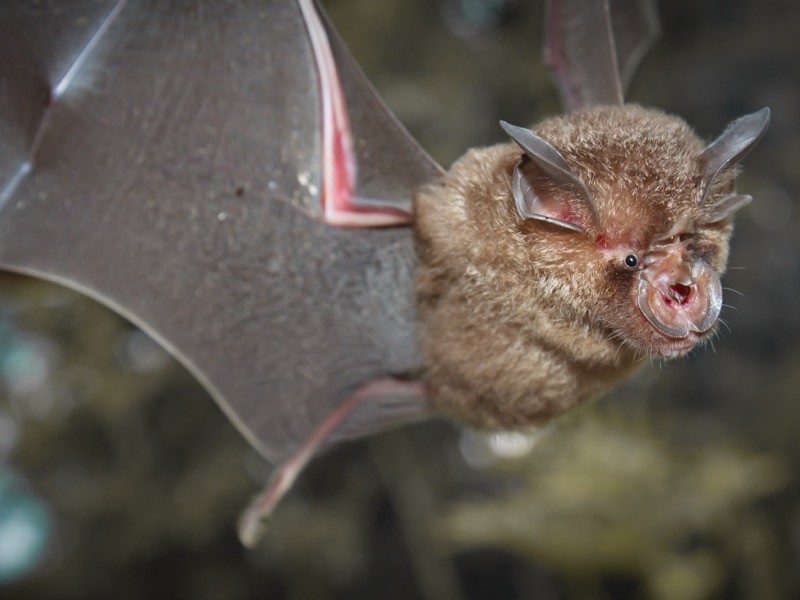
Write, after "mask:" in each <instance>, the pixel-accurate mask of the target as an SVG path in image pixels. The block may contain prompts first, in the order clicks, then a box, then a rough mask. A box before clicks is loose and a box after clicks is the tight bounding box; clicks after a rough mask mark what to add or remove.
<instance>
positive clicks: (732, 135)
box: [697, 108, 770, 218]
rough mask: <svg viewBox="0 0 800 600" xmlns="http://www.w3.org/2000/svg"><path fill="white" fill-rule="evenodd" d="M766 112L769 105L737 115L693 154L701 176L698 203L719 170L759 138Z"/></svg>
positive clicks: (766, 117)
mask: <svg viewBox="0 0 800 600" xmlns="http://www.w3.org/2000/svg"><path fill="white" fill-rule="evenodd" d="M769 115H770V111H769V108H762V109H761V110H759V111H758V112H755V113H753V114H751V115H745V116H744V117H739V118H738V119H736V120H735V121H734V122H733V123H731V124H730V125H728V127H727V128H726V129H725V131H724V132H723V133H722V135H720V136H719V137H718V138H717V139H716V140H714V141H713V142H711V144H709V145H708V147H707V148H706V149H705V150H703V152H702V153H701V154H700V156H699V157H698V158H697V160H698V162H699V163H700V169H701V171H702V174H703V179H704V180H705V182H704V188H703V198H702V200H701V204H702V203H703V202H705V199H706V196H707V195H708V191H709V189H711V184H712V183H713V182H714V179H715V178H716V176H717V175H718V174H719V173H720V171H722V170H723V169H725V168H726V167H729V166H732V165H735V164H736V163H737V162H739V161H740V160H742V159H743V158H744V157H745V155H746V154H747V153H748V152H749V151H750V150H751V149H752V148H753V146H755V144H756V142H758V140H760V139H761V136H763V135H764V132H765V131H766V130H767V125H769ZM740 206H743V205H740ZM729 212H730V211H729ZM723 218H724V217H723Z"/></svg>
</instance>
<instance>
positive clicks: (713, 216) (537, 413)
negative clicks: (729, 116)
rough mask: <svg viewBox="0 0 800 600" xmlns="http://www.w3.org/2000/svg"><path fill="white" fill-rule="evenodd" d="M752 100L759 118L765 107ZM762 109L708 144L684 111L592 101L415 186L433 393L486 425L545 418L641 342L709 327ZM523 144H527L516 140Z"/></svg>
mask: <svg viewBox="0 0 800 600" xmlns="http://www.w3.org/2000/svg"><path fill="white" fill-rule="evenodd" d="M759 115H760V116H759ZM767 118H768V113H756V115H750V116H748V117H743V118H742V119H740V120H738V121H736V122H734V123H733V124H732V125H731V126H730V127H729V129H728V130H726V132H725V133H723V135H722V136H720V138H718V140H717V141H715V142H714V143H712V144H711V145H710V146H707V147H706V146H705V144H704V143H703V141H702V140H701V139H700V138H699V137H698V136H697V135H696V134H695V133H694V132H693V131H692V129H691V128H690V127H689V126H688V125H687V124H686V123H685V122H684V121H683V120H681V119H680V118H677V117H674V116H669V115H665V114H664V113H662V112H660V111H657V110H650V109H644V108H641V107H638V106H633V105H625V106H608V107H596V108H592V109H588V110H585V111H581V112H577V113H572V114H570V115H566V116H561V117H555V118H552V119H548V120H546V121H544V122H542V123H540V124H539V125H537V126H536V127H535V132H534V131H532V130H527V129H522V128H518V127H514V126H511V125H508V124H506V123H503V127H504V128H505V129H506V131H507V132H508V133H509V135H510V136H511V137H512V138H513V139H514V141H516V142H517V145H518V146H519V148H516V147H514V146H509V145H506V146H495V147H492V148H486V149H483V150H477V151H472V152H470V153H468V154H467V155H466V156H465V157H464V158H462V159H461V160H460V161H458V162H457V163H456V164H455V165H454V167H453V168H452V169H451V171H450V173H449V174H448V176H447V177H446V178H445V181H444V182H443V183H442V184H440V185H438V186H434V187H432V188H429V189H427V190H423V191H422V192H421V193H420V194H419V195H418V198H417V224H416V228H417V239H418V246H419V253H420V258H421V268H420V277H419V291H420V306H421V310H420V314H421V316H422V319H423V323H424V326H425V339H424V346H425V350H426V354H427V356H426V360H427V366H428V384H429V388H430V390H431V396H432V402H433V403H434V404H435V405H437V406H438V407H439V408H440V409H441V410H443V411H444V412H448V413H450V414H454V415H455V416H456V417H457V418H459V419H461V420H466V421H468V422H471V423H473V424H476V425H478V426H482V427H498V426H501V427H519V426H525V425H530V424H535V423H539V422H542V421H545V420H547V419H548V418H550V417H552V416H553V415H555V414H558V413H560V412H563V411H564V410H566V409H568V408H569V407H571V406H572V405H574V404H577V403H580V402H582V401H585V400H587V399H589V398H591V397H593V396H595V395H597V394H598V393H599V392H601V391H604V390H605V389H607V388H608V387H609V386H610V385H612V384H613V383H615V382H616V381H617V380H619V379H620V378H621V377H623V376H625V375H626V374H628V373H629V372H630V371H631V369H633V368H634V367H635V366H636V365H637V364H638V363H640V362H641V359H642V358H643V357H644V356H649V355H658V356H662V357H666V358H674V357H678V356H682V355H685V354H686V353H687V352H689V351H690V350H691V349H692V348H694V347H695V346H696V345H697V344H698V343H700V342H702V341H703V340H705V339H707V338H708V337H709V336H711V335H712V334H713V332H714V327H715V324H716V322H717V318H718V316H719V312H720V308H721V306H722V293H721V289H722V288H721V284H720V275H721V274H722V273H723V272H724V270H725V264H726V261H727V256H728V241H729V238H730V234H731V230H732V224H731V218H730V217H731V216H732V214H733V212H734V211H735V210H736V209H738V208H739V207H741V206H744V205H745V204H746V203H747V202H748V201H749V197H745V196H739V195H736V194H735V193H734V183H735V173H734V169H733V168H731V166H732V164H733V162H734V161H735V160H738V159H739V158H741V156H742V155H743V154H744V153H745V152H746V150H747V149H748V148H749V147H750V146H752V144H753V143H754V142H755V141H756V140H757V139H758V138H759V136H760V135H761V133H762V132H763V129H764V128H765V127H766V121H767ZM520 148H521V149H522V153H520V151H519V150H520Z"/></svg>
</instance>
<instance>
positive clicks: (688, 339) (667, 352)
mask: <svg viewBox="0 0 800 600" xmlns="http://www.w3.org/2000/svg"><path fill="white" fill-rule="evenodd" d="M702 336H703V334H697V333H694V332H690V333H689V334H688V335H686V336H684V337H677V338H674V337H669V336H666V335H664V334H663V333H661V332H660V331H656V330H655V329H652V340H651V346H650V348H651V353H652V354H656V355H658V356H661V357H663V358H667V359H671V358H680V357H682V356H686V355H687V354H688V353H689V352H691V351H692V349H694V347H695V346H696V345H697V343H698V342H699V341H700V339H701V337H702Z"/></svg>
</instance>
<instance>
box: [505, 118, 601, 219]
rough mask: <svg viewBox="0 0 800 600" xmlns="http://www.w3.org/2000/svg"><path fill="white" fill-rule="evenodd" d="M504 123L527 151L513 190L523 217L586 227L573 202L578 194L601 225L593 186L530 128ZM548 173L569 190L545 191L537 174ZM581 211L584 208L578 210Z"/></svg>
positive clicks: (518, 210)
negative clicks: (592, 194)
mask: <svg viewBox="0 0 800 600" xmlns="http://www.w3.org/2000/svg"><path fill="white" fill-rule="evenodd" d="M500 126H501V127H502V128H503V130H504V131H505V132H506V133H507V134H508V135H509V137H511V139H512V140H514V141H515V142H516V143H517V144H518V145H519V147H520V148H522V150H523V152H524V153H525V154H524V156H523V157H522V159H520V161H519V162H518V163H517V165H516V166H515V167H514V176H513V180H512V184H511V187H512V191H513V193H514V201H515V203H516V205H517V212H518V213H519V215H520V216H521V217H522V218H523V219H538V220H540V221H547V222H548V223H553V224H554V225H559V226H561V227H565V228H567V229H572V230H573V231H580V232H584V231H586V227H585V226H584V224H582V223H581V222H580V221H581V219H579V218H578V215H577V214H576V211H575V210H574V206H571V205H570V202H571V201H573V200H574V197H576V196H577V198H578V201H579V202H580V203H581V205H582V206H583V207H584V208H585V209H586V210H587V211H588V213H589V215H590V217H591V220H592V222H593V223H594V224H595V225H597V224H598V223H599V218H598V214H597V208H596V207H595V205H594V201H592V198H591V196H590V195H589V190H587V189H586V186H585V185H584V184H583V182H581V180H580V179H578V177H577V176H576V175H575V174H574V173H572V171H570V168H569V165H568V164H567V161H566V160H564V157H563V156H561V154H560V153H559V152H558V150H556V149H555V148H553V146H551V145H550V144H549V143H547V142H546V141H544V140H543V139H542V138H540V137H539V136H538V135H536V134H535V133H534V132H533V131H531V130H530V129H525V128H523V127H517V126H515V125H511V124H509V123H506V122H505V121H500ZM542 174H544V175H545V176H547V177H548V178H549V179H550V180H551V181H552V182H553V183H555V184H556V185H557V186H558V187H559V188H561V189H563V190H564V191H565V192H567V193H565V194H558V193H552V192H549V193H548V192H545V191H543V190H541V189H538V188H540V186H537V185H536V182H537V178H540V177H541V175H542ZM577 212H578V213H581V212H583V211H577Z"/></svg>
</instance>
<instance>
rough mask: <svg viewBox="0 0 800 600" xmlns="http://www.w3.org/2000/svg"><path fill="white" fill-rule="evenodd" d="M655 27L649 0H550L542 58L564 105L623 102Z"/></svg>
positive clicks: (577, 106)
mask: <svg viewBox="0 0 800 600" xmlns="http://www.w3.org/2000/svg"><path fill="white" fill-rule="evenodd" d="M658 33H659V25H658V15H657V13H656V9H655V3H654V0H601V1H598V0H550V2H549V5H548V17H547V32H546V36H545V37H546V39H545V49H544V50H545V62H546V63H547V65H548V66H549V67H550V69H551V71H552V72H553V77H554V78H555V80H556V85H557V87H558V90H559V92H560V94H561V99H562V102H563V104H564V106H565V108H566V110H567V111H574V110H578V109H580V108H583V107H587V106H593V105H598V104H622V102H623V96H624V93H625V89H626V88H627V86H628V84H629V83H630V80H631V78H632V77H633V72H634V71H635V69H636V67H637V66H638V64H639V61H640V60H641V58H642V56H644V53H645V52H646V51H647V49H648V48H649V47H650V45H651V44H652V43H653V40H654V39H655V38H656V37H657V36H658Z"/></svg>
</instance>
